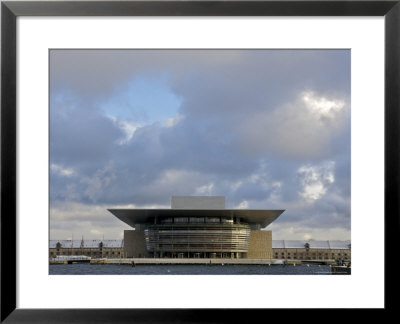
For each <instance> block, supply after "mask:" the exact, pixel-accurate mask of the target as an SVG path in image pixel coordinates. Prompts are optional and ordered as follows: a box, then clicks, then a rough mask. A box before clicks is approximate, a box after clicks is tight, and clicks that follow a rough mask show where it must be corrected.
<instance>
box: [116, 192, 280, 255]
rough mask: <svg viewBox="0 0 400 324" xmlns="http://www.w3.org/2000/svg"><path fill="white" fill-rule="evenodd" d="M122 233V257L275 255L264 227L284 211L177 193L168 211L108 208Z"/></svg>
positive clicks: (215, 197) (217, 197)
mask: <svg viewBox="0 0 400 324" xmlns="http://www.w3.org/2000/svg"><path fill="white" fill-rule="evenodd" d="M109 211H110V212H111V213H112V214H114V215H115V216H116V217H118V218H119V219H120V220H122V221H123V222H125V223H126V224H128V225H130V226H132V227H133V228H134V230H127V231H124V256H125V257H127V258H132V257H136V258H137V257H139V258H140V257H150V258H153V257H154V258H262V259H272V257H273V255H272V233H271V231H265V230H261V229H262V228H265V227H266V226H268V225H269V224H270V223H272V222H273V221H274V220H275V219H276V218H277V217H278V216H279V215H280V214H282V213H283V212H284V210H269V209H225V197H222V196H195V197H194V196H174V197H172V198H171V208H170V209H110V210H109Z"/></svg>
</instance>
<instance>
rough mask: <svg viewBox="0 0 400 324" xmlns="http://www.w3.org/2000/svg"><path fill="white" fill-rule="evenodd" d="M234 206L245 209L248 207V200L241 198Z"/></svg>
mask: <svg viewBox="0 0 400 324" xmlns="http://www.w3.org/2000/svg"><path fill="white" fill-rule="evenodd" d="M235 208H238V209H246V208H249V202H248V201H247V200H243V201H242V202H241V203H240V204H239V205H237V206H236V207H235Z"/></svg>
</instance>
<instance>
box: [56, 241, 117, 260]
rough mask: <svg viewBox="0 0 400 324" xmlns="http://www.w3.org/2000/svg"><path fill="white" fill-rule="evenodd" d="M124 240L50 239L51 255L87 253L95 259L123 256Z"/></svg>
mask: <svg viewBox="0 0 400 324" xmlns="http://www.w3.org/2000/svg"><path fill="white" fill-rule="evenodd" d="M123 252H124V240H103V241H102V240H83V239H82V240H73V241H72V240H50V243H49V257H50V258H54V257H56V256H62V255H86V256H89V257H91V258H93V259H102V258H110V259H112V258H122V257H123V255H124V254H123Z"/></svg>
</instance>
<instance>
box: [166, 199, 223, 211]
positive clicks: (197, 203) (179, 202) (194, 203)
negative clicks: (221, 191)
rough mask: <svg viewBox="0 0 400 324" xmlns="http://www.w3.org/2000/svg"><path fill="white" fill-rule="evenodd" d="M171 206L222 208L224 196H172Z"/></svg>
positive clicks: (180, 207)
mask: <svg viewBox="0 0 400 324" xmlns="http://www.w3.org/2000/svg"><path fill="white" fill-rule="evenodd" d="M171 208H175V209H224V208H225V197H224V196H172V197H171Z"/></svg>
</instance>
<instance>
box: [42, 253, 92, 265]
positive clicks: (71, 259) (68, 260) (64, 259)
mask: <svg viewBox="0 0 400 324" xmlns="http://www.w3.org/2000/svg"><path fill="white" fill-rule="evenodd" d="M90 260H91V257H88V256H86V255H57V256H56V257H55V258H51V259H50V264H77V263H90Z"/></svg>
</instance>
